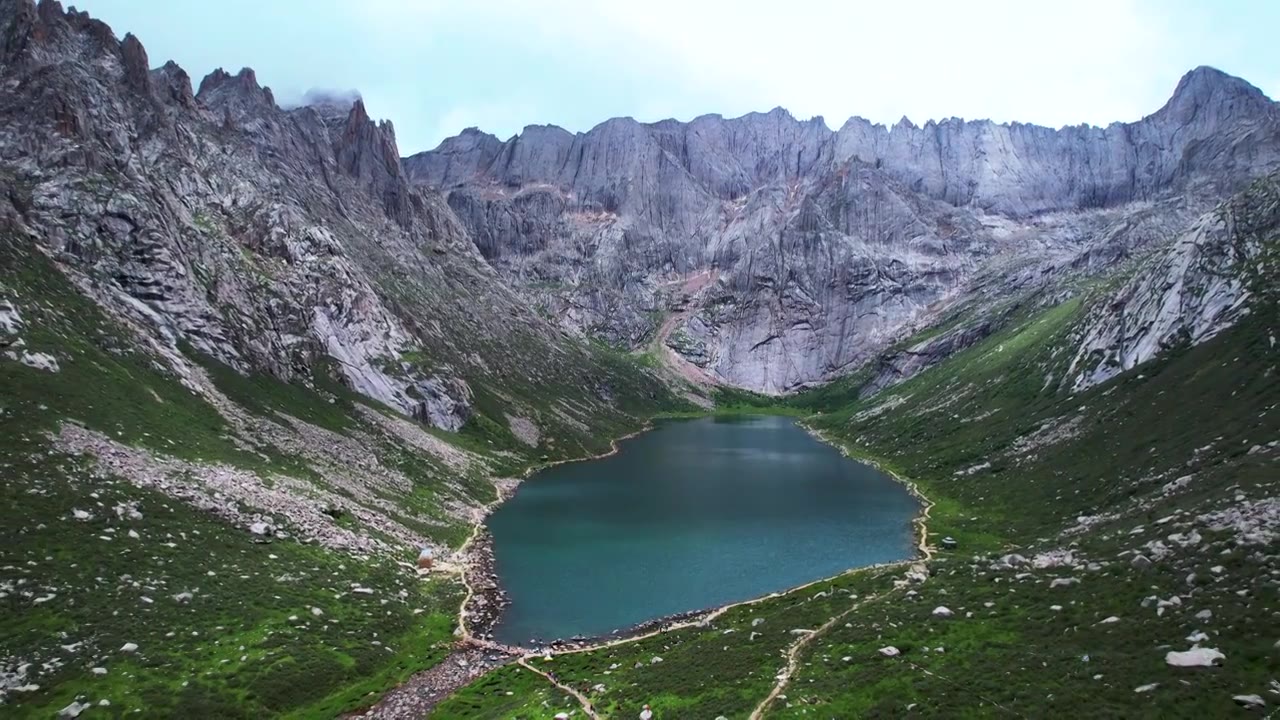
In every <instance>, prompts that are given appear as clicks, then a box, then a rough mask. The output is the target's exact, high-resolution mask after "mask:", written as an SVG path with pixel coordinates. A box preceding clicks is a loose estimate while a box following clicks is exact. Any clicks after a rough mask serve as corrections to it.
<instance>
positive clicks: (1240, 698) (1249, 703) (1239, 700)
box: [1231, 695, 1267, 710]
mask: <svg viewBox="0 0 1280 720" xmlns="http://www.w3.org/2000/svg"><path fill="white" fill-rule="evenodd" d="M1231 699H1232V700H1235V701H1236V704H1237V705H1240V706H1242V707H1244V708H1245V709H1246V710H1261V709H1262V708H1264V707H1266V706H1267V701H1266V700H1263V699H1262V696H1260V695H1232V696H1231Z"/></svg>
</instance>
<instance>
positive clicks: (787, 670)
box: [750, 590, 897, 720]
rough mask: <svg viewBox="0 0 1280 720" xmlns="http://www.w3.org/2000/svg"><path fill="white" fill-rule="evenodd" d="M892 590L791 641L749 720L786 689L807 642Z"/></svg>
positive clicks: (758, 716)
mask: <svg viewBox="0 0 1280 720" xmlns="http://www.w3.org/2000/svg"><path fill="white" fill-rule="evenodd" d="M894 592H897V591H896V590H890V591H889V592H887V593H882V594H880V595H871V596H869V597H867V598H864V599H862V600H860V601H858V602H856V603H854V604H852V605H850V606H849V607H848V608H847V609H845V610H844V611H842V612H841V613H840V614H839V615H836V616H835V617H833V618H831V619H830V620H828V621H826V622H825V623H823V624H822V626H821V627H819V628H818V629H817V630H814V631H813V632H811V633H809V634H807V635H805V636H803V637H801V638H800V639H799V640H797V641H796V642H794V643H792V645H791V647H789V648H787V665H786V667H784V668H783V669H782V672H780V673H778V682H777V683H775V684H774V686H773V689H772V690H770V691H769V695H768V696H767V697H765V699H764V700H761V701H760V704H759V705H757V706H756V709H755V710H752V711H751V717H750V720H760V718H762V717H764V713H765V711H766V710H768V709H769V706H770V705H772V704H773V701H774V700H777V699H778V696H779V695H781V694H782V691H783V690H785V689H786V687H787V683H789V682H791V676H792V675H794V674H795V672H796V671H797V670H799V669H800V653H801V652H802V651H803V650H804V649H805V647H806V646H808V644H809V643H811V642H813V641H814V639H816V638H818V637H820V636H821V635H823V634H824V633H826V632H827V631H828V630H830V629H831V628H833V627H835V625H836V623H838V622H840V621H841V620H843V619H845V618H846V617H848V616H849V615H850V614H851V613H852V612H853V611H854V610H857V609H858V608H860V607H862V606H863V605H866V604H867V603H870V602H874V601H876V600H879V599H880V598H883V597H888V596H889V595H892V594H893V593H894Z"/></svg>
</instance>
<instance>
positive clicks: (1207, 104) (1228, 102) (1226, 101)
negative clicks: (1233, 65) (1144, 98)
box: [1152, 65, 1275, 121]
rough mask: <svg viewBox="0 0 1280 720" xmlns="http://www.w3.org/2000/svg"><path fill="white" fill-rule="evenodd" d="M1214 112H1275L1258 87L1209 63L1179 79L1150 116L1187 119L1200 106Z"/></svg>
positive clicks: (1238, 113)
mask: <svg viewBox="0 0 1280 720" xmlns="http://www.w3.org/2000/svg"><path fill="white" fill-rule="evenodd" d="M1205 108H1207V109H1210V110H1212V111H1213V112H1214V113H1215V114H1228V113H1230V114H1236V115H1242V114H1247V115H1265V114H1267V113H1274V112H1275V109H1274V104H1273V103H1272V102H1271V99H1270V98H1268V97H1267V96H1266V94H1265V93H1263V92H1262V91H1261V90H1259V89H1258V88H1256V87H1254V86H1253V85H1252V84H1250V83H1249V82H1248V81H1246V80H1244V79H1242V78H1238V77H1236V76H1234V75H1228V74H1227V73H1225V72H1223V71H1221V70H1219V69H1217V68H1214V67H1210V66H1208V65H1201V66H1200V67H1197V68H1195V69H1194V70H1191V71H1190V72H1188V73H1187V74H1186V75H1183V76H1182V79H1181V80H1179V81H1178V86H1177V87H1176V88H1174V91H1173V95H1172V96H1171V97H1170V98H1169V101H1168V102H1167V103H1165V104H1164V107H1162V108H1160V109H1159V110H1157V111H1156V112H1155V114H1154V115H1152V117H1165V116H1169V117H1171V118H1172V119H1174V120H1175V121H1186V120H1188V119H1189V118H1191V117H1193V116H1194V115H1195V114H1196V113H1197V112H1198V111H1199V110H1201V109H1205Z"/></svg>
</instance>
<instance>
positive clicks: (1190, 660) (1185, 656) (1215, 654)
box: [1164, 647, 1227, 667]
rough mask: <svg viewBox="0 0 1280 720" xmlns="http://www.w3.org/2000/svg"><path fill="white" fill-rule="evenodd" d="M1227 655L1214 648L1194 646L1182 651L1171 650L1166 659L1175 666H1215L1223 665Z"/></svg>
mask: <svg viewBox="0 0 1280 720" xmlns="http://www.w3.org/2000/svg"><path fill="white" fill-rule="evenodd" d="M1226 659H1227V656H1226V655H1223V654H1222V653H1221V652H1219V651H1218V650H1216V649H1214V648H1202V647H1193V648H1191V649H1190V650H1183V651H1181V652H1177V651H1170V652H1169V653H1167V654H1165V656H1164V661H1165V662H1166V663H1168V664H1169V665H1172V666H1173V667H1213V666H1214V665H1221V664H1222V661H1223V660H1226Z"/></svg>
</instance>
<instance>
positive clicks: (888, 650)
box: [880, 645, 902, 657]
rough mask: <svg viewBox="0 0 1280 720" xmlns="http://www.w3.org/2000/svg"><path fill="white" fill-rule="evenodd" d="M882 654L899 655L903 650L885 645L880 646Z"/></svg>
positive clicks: (886, 655) (888, 655)
mask: <svg viewBox="0 0 1280 720" xmlns="http://www.w3.org/2000/svg"><path fill="white" fill-rule="evenodd" d="M880 654H881V655H883V656H885V657H898V656H899V655H901V654H902V651H901V650H899V649H898V648H896V647H894V646H892V645H885V646H884V647H882V648H880Z"/></svg>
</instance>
